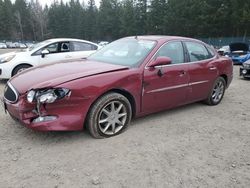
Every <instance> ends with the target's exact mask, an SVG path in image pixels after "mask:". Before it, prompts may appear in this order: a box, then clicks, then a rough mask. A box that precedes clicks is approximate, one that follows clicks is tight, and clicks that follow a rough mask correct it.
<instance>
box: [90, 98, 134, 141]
mask: <svg viewBox="0 0 250 188" xmlns="http://www.w3.org/2000/svg"><path fill="white" fill-rule="evenodd" d="M131 116H132V110H131V105H130V102H129V100H128V99H127V98H126V97H124V96H123V95H121V94H118V93H108V94H106V95H104V96H102V97H101V98H100V99H98V100H97V101H96V102H95V104H94V105H93V106H92V108H91V110H90V113H89V116H88V122H87V125H88V129H89V132H90V134H91V135H92V136H93V137H94V138H105V137H111V136H115V135H118V134H120V133H121V132H122V131H123V130H124V129H125V128H126V127H127V125H128V124H129V122H130V120H131Z"/></svg>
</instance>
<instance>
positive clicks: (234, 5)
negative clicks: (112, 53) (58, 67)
mask: <svg viewBox="0 0 250 188" xmlns="http://www.w3.org/2000/svg"><path fill="white" fill-rule="evenodd" d="M249 32H250V0H101V2H100V6H99V7H97V6H96V4H95V0H88V2H86V3H84V2H83V1H79V0H71V1H70V2H68V3H64V2H63V1H57V0H54V1H53V3H52V4H51V5H50V6H45V7H42V6H41V4H40V3H39V1H38V0H31V1H29V2H28V1H26V0H16V1H15V2H14V3H12V1H11V0H0V39H2V40H21V41H22V40H35V41H41V40H44V39H48V38H54V37H72V38H81V39H86V40H91V41H97V40H108V41H111V40H114V39H117V38H120V37H124V36H130V35H146V34H159V35H180V36H188V37H196V38H199V37H203V38H204V37H239V36H245V37H246V36H250V33H249Z"/></svg>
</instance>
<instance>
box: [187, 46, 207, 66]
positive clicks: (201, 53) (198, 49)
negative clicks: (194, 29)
mask: <svg viewBox="0 0 250 188" xmlns="http://www.w3.org/2000/svg"><path fill="white" fill-rule="evenodd" d="M185 44H186V46H187V51H188V54H189V57H190V61H191V62H193V61H202V60H205V59H209V58H211V55H209V53H208V51H207V49H206V47H205V46H204V45H203V44H200V43H196V42H185Z"/></svg>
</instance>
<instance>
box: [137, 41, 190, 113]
mask: <svg viewBox="0 0 250 188" xmlns="http://www.w3.org/2000/svg"><path fill="white" fill-rule="evenodd" d="M159 56H166V57H170V58H171V59H172V63H171V64H170V65H165V66H161V67H158V68H149V67H146V68H145V70H144V81H143V93H142V110H143V112H144V113H152V112H156V111H159V110H163V109H167V108H171V107H174V106H178V105H181V104H183V103H185V102H186V99H187V90H188V78H189V77H188V65H187V64H186V63H185V55H184V50H183V45H182V43H181V42H180V41H172V42H168V43H166V44H164V45H163V46H162V47H161V48H160V50H159V51H158V52H157V53H156V55H155V57H154V58H153V61H154V59H155V58H157V57H159Z"/></svg>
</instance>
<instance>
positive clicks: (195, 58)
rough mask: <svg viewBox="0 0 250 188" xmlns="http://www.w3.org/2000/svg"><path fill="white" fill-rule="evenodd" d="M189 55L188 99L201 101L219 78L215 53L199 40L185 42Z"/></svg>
mask: <svg viewBox="0 0 250 188" xmlns="http://www.w3.org/2000/svg"><path fill="white" fill-rule="evenodd" d="M184 44H185V47H186V50H187V54H188V56H189V63H188V64H189V67H188V73H189V92H188V101H189V102H193V101H199V100H203V99H205V98H207V96H208V94H209V92H210V90H211V87H212V85H213V83H214V80H215V79H216V78H217V71H218V70H217V68H216V66H215V62H216V58H215V57H214V56H215V54H211V53H212V50H208V49H207V47H206V46H205V45H204V44H202V43H198V42H193V41H185V42H184Z"/></svg>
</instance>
